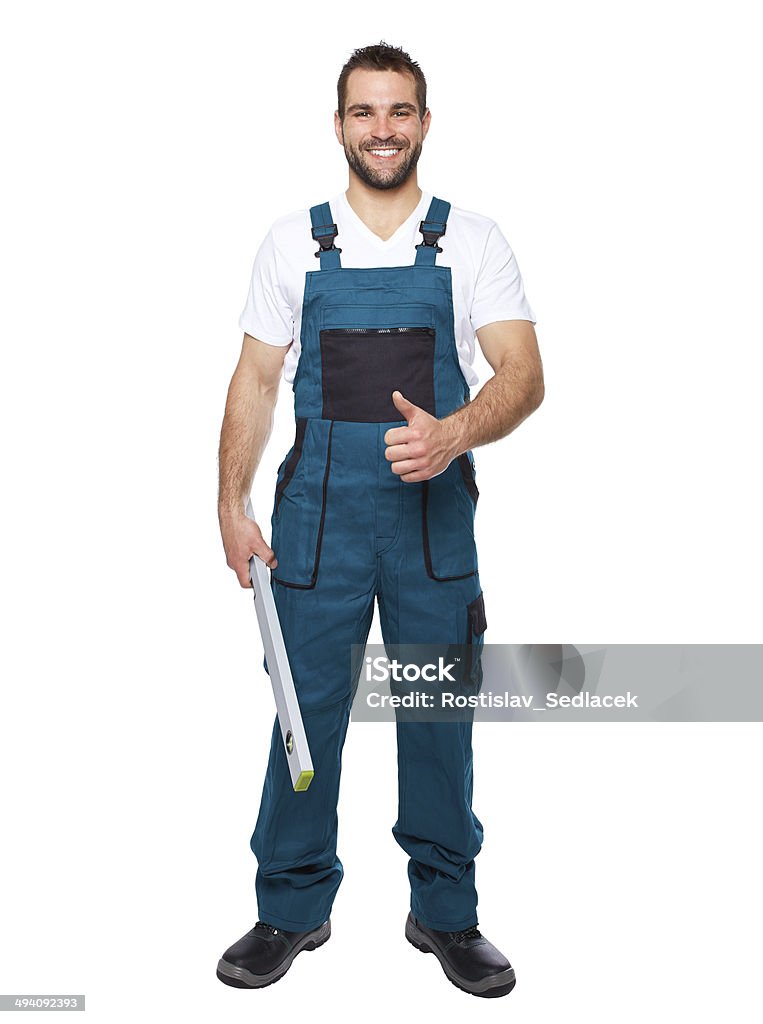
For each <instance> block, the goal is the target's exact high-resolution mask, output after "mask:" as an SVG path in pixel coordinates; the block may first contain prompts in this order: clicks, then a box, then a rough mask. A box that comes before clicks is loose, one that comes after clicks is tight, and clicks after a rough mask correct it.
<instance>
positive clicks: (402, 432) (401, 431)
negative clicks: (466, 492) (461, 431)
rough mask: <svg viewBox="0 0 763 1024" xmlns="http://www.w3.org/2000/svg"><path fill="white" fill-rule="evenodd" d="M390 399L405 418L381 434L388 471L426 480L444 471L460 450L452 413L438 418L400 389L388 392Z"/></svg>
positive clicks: (408, 480)
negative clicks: (387, 461) (400, 424)
mask: <svg viewBox="0 0 763 1024" xmlns="http://www.w3.org/2000/svg"><path fill="white" fill-rule="evenodd" d="M392 401H393V402H394V404H395V408H396V409H397V410H398V412H399V413H400V415H401V416H402V417H404V418H405V419H406V420H407V421H408V423H407V426H405V427H390V429H389V430H388V431H387V432H386V434H385V435H384V442H385V444H387V445H389V447H388V448H386V449H385V451H384V455H385V457H386V458H387V459H388V460H389V461H390V462H391V463H392V465H391V467H390V468H391V470H392V472H393V473H397V475H398V476H400V477H401V478H402V479H403V480H404V481H405V482H406V483H417V482H418V481H420V480H429V479H431V477H433V476H438V475H439V474H440V473H442V472H444V470H445V469H447V467H448V466H449V464H450V463H451V462H452V461H453V459H454V458H455V457H456V456H457V455H458V454H460V453H459V451H458V438H457V437H456V432H455V430H454V429H453V428H454V424H453V422H452V417H450V419H451V422H450V423H449V422H448V420H447V419H445V420H438V419H437V418H436V417H435V416H431V415H430V414H429V413H428V412H426V410H424V409H421V408H419V406H418V405H414V404H413V402H409V401H408V399H407V398H406V397H405V396H404V395H403V394H402V393H401V392H400V391H393V392H392Z"/></svg>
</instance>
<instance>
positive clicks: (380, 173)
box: [334, 68, 431, 189]
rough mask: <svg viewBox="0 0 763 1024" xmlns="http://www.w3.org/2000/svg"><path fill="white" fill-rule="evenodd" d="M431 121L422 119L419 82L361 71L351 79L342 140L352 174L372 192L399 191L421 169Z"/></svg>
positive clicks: (339, 130)
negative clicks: (422, 153)
mask: <svg viewBox="0 0 763 1024" xmlns="http://www.w3.org/2000/svg"><path fill="white" fill-rule="evenodd" d="M430 118H431V115H430V113H429V110H427V111H426V113H425V114H424V118H423V119H421V118H420V117H419V107H418V103H417V102H416V87H415V83H414V80H413V76H412V75H409V74H401V73H399V72H397V71H367V70H366V69H365V68H356V69H355V70H354V71H352V72H351V73H350V77H349V78H348V79H347V96H346V100H345V110H344V121H341V120H340V119H339V113H338V112H336V113H335V114H334V129H335V131H336V137H337V139H338V140H339V142H340V143H341V145H342V146H343V147H344V152H345V156H346V157H347V162H348V163H349V165H350V167H351V168H352V170H353V171H354V172H355V173H356V174H357V175H358V177H359V178H360V179H361V181H364V182H365V183H366V185H370V186H371V187H372V188H379V189H391V188H397V187H398V186H399V185H402V184H403V183H404V182H405V181H407V180H408V178H409V177H410V175H411V174H412V173H413V171H414V168H415V167H416V164H417V163H418V159H419V155H420V153H421V145H422V143H423V141H424V138H425V137H426V134H427V132H428V131H429V122H430Z"/></svg>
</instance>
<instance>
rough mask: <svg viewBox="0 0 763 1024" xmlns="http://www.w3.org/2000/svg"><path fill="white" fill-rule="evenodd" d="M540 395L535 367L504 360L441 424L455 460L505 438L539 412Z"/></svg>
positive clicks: (539, 375)
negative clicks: (492, 374) (472, 398)
mask: <svg viewBox="0 0 763 1024" xmlns="http://www.w3.org/2000/svg"><path fill="white" fill-rule="evenodd" d="M543 392H544V388H543V374H542V370H541V368H540V366H539V365H538V364H537V363H535V362H532V361H530V360H528V361H527V362H524V361H522V360H517V359H506V360H505V361H504V363H503V364H502V365H501V366H500V367H499V368H498V370H497V371H496V373H495V375H494V376H493V377H491V378H490V380H488V381H486V382H485V384H484V385H483V386H482V388H481V389H480V391H479V393H478V394H477V395H476V397H475V398H474V400H473V401H471V402H468V403H467V404H466V405H464V406H462V407H461V408H460V409H458V410H456V412H454V413H451V415H450V416H446V417H445V419H444V420H443V421H442V422H443V424H444V425H445V426H446V427H447V429H448V434H449V436H450V440H451V445H452V447H453V450H454V453H455V454H454V457H455V456H457V455H460V454H461V453H462V452H465V451H467V450H468V449H469V448H477V447H478V446H479V445H482V444H490V442H491V441H498V440H499V439H500V438H502V437H506V435H507V434H510V433H511V432H512V430H515V429H516V427H518V426H519V424H520V423H521V422H522V421H523V420H525V419H527V417H528V416H529V415H530V414H531V413H532V412H534V411H535V410H536V409H537V408H538V406H539V405H540V403H541V402H542V401H543Z"/></svg>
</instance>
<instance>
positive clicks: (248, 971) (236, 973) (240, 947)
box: [217, 920, 331, 988]
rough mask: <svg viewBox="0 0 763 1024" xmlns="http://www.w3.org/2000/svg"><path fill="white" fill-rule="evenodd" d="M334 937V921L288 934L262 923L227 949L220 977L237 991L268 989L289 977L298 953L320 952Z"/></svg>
mask: <svg viewBox="0 0 763 1024" xmlns="http://www.w3.org/2000/svg"><path fill="white" fill-rule="evenodd" d="M330 935H331V921H330V920H329V921H326V922H324V923H323V924H322V925H321V926H320V928H313V929H312V931H308V932H286V931H284V930H283V929H282V928H274V927H273V925H270V924H266V923H265V922H264V921H258V922H257V924H256V925H255V926H254V928H252V930H251V931H250V932H247V933H246V935H244V936H243V937H242V938H240V939H239V940H238V942H234V943H233V945H232V946H231V947H230V948H229V949H226V950H225V952H224V953H223V955H222V959H221V960H220V962H219V963H218V965H217V977H218V978H219V979H220V981H222V982H223V983H224V984H226V985H232V986H233V987H234V988H264V987H265V985H272V984H273V982H274V981H278V980H279V978H282V977H283V976H284V974H286V972H287V971H288V969H289V968H290V967H291V962H292V960H293V959H294V957H295V956H296V955H297V953H301V952H302V950H303V949H317V948H318V946H322V945H323V943H324V942H326V941H327V940H328V938H329V936H330Z"/></svg>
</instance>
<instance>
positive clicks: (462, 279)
mask: <svg viewBox="0 0 763 1024" xmlns="http://www.w3.org/2000/svg"><path fill="white" fill-rule="evenodd" d="M431 201H432V194H431V193H430V192H423V193H422V196H421V201H420V202H419V205H418V206H417V207H416V209H415V210H414V211H413V213H412V214H411V215H410V217H408V219H407V220H406V221H405V222H404V223H403V224H401V225H400V227H399V228H398V229H397V231H396V232H395V233H394V235H392V236H391V237H390V238H388V239H387V240H386V241H383V240H382V239H381V238H379V236H378V235H375V234H374V232H373V231H371V229H370V228H368V227H367V226H366V225H365V224H364V223H363V221H362V220H361V219H360V217H359V216H358V215H357V214H356V213H355V211H354V210H353V209H352V207H351V206H350V204H349V203H348V201H347V196H346V195H345V193H344V192H341V193H340V194H339V195H338V196H336V197H335V198H334V199H332V200H330V205H331V213H332V215H333V217H334V223H335V224H336V225H337V228H338V229H339V235H338V236H337V238H336V239H335V244H336V245H337V246H338V247H339V248H340V249H341V250H342V254H341V256H340V260H341V262H342V266H343V267H364V268H369V267H371V268H372V267H402V266H409V265H411V264H412V263H413V262H414V261H415V259H416V248H415V246H416V245H417V244H418V243H419V242H421V241H423V239H422V236H421V232H420V231H419V224H420V223H421V221H422V220H423V219H424V218H425V217H426V214H427V211H428V209H429V204H430V202H431ZM310 230H311V224H310V211H309V210H298V211H296V212H295V213H290V214H288V215H287V216H285V217H281V218H280V219H279V220H277V221H275V222H274V223H273V225H272V226H271V228H270V230H269V232H268V234H267V235H266V237H265V239H264V241H263V243H262V245H261V246H260V248H259V251H258V252H257V256H256V257H255V260H254V267H253V268H252V277H251V282H250V285H249V294H248V295H247V299H246V305H245V306H244V310H243V312H242V313H241V316H240V318H239V327H241V329H242V330H243V331H244V332H245V333H246V334H250V335H251V336H252V337H254V338H257V339H258V340H259V341H263V342H265V343H266V344H268V345H289V344H291V342H292V341H293V342H294V345H293V346H292V348H291V349H290V350H289V351H288V352H287V354H286V358H285V360H284V369H283V375H284V379H285V380H287V381H289V382H292V381H293V380H294V374H295V372H296V368H297V362H298V361H299V352H300V343H299V336H300V326H301V321H302V299H303V296H304V291H305V273H306V272H307V271H310V270H319V269H320V264H319V261H318V259H317V258H316V256H315V252H316V251H317V249H318V243H317V242H315V241H313V239H312V237H311V234H310ZM438 244H439V245H440V246H442V249H443V251H442V252H441V253H438V254H437V260H436V262H437V264H438V265H439V266H445V267H451V278H452V282H453V310H454V318H455V323H454V327H455V336H456V347H457V349H458V356H459V362H460V364H461V369H462V371H463V374H464V377H465V378H466V382H467V384H469V385H470V386H471V385H473V384H476V383H478V381H479V378H478V376H477V374H476V373H475V371H474V369H473V368H472V363H473V362H474V353H475V340H476V336H475V332H476V331H477V330H479V328H480V327H484V326H485V324H490V323H494V322H495V321H496V320H530V321H531V322H532V323H535V322H536V320H535V315H534V313H533V311H532V309H531V307H530V304H529V302H528V301H527V299H526V298H525V293H524V287H523V284H522V277H521V275H520V273H519V267H518V266H517V261H516V259H515V258H514V253H513V252H512V250H511V247H510V246H509V243H508V242H507V241H506V239H505V238H504V237H503V235H502V234H501V231H500V229H499V227H498V225H497V224H496V223H495V222H494V221H492V220H490V219H489V218H488V217H483V216H481V215H480V214H478V213H471V212H469V211H467V210H461V209H459V208H458V207H457V206H452V207H451V210H450V213H449V215H448V225H447V231H446V233H445V235H443V237H442V238H441V239H440V241H439V243H438Z"/></svg>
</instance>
